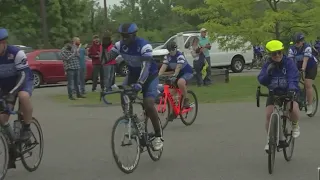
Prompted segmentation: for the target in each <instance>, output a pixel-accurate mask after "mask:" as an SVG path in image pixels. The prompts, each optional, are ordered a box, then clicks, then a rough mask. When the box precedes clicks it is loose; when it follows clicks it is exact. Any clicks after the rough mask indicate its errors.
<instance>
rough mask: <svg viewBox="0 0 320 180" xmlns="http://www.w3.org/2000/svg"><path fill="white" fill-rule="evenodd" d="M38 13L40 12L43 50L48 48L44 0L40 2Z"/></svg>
mask: <svg viewBox="0 0 320 180" xmlns="http://www.w3.org/2000/svg"><path fill="white" fill-rule="evenodd" d="M40 12H41V20H42V33H43V34H42V35H43V43H44V47H45V48H49V35H48V25H47V10H46V5H45V0H40Z"/></svg>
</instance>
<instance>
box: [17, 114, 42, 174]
mask: <svg viewBox="0 0 320 180" xmlns="http://www.w3.org/2000/svg"><path fill="white" fill-rule="evenodd" d="M32 125H34V126H35V129H36V131H34V130H32V136H31V138H30V139H29V140H28V141H26V142H22V143H21V144H20V147H19V148H20V152H21V162H22V165H23V167H24V168H25V169H26V170H27V171H29V172H32V171H35V170H37V169H38V167H39V165H40V163H41V160H42V156H43V147H44V142H43V133H42V129H41V126H40V123H39V121H38V120H37V119H36V118H34V117H33V118H32V121H31V124H30V128H32ZM36 135H38V138H36ZM36 147H39V154H38V155H35V154H34V151H33V150H34V149H35V148H36ZM29 158H32V159H35V158H37V159H35V161H34V162H32V163H30V164H29V162H28V161H27V159H28V160H29Z"/></svg>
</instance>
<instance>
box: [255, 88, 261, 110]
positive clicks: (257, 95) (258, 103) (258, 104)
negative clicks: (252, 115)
mask: <svg viewBox="0 0 320 180" xmlns="http://www.w3.org/2000/svg"><path fill="white" fill-rule="evenodd" d="M260 89H261V87H260V86H258V88H257V92H256V101H257V107H260V94H261V92H260Z"/></svg>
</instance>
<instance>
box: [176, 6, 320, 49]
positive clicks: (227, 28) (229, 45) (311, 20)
mask: <svg viewBox="0 0 320 180" xmlns="http://www.w3.org/2000/svg"><path fill="white" fill-rule="evenodd" d="M319 1H320V0H296V1H294V2H293V1H284V0H262V1H256V0H223V1H222V0H206V2H205V3H206V5H207V7H200V8H196V9H187V8H183V7H181V6H178V7H175V9H174V10H175V11H176V12H178V13H179V14H182V15H193V16H199V17H200V18H201V19H202V20H204V21H205V23H203V24H201V26H204V27H207V29H208V30H209V32H212V33H211V36H212V38H213V39H215V40H217V41H218V43H219V44H220V46H221V48H223V49H238V48H246V47H247V46H245V45H244V44H245V43H246V42H248V41H249V42H251V43H262V42H266V41H267V40H270V39H280V40H282V39H283V38H286V37H288V36H291V35H292V33H293V32H294V31H302V30H305V31H306V32H312V31H314V29H315V28H316V27H318V26H319V23H318V21H317V20H316V18H317V17H316V16H315V14H319V12H320V11H319ZM297 7H299V8H297Z"/></svg>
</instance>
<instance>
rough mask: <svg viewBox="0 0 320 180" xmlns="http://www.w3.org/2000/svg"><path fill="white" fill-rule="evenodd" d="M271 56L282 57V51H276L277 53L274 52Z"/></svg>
mask: <svg viewBox="0 0 320 180" xmlns="http://www.w3.org/2000/svg"><path fill="white" fill-rule="evenodd" d="M270 54H271V56H273V57H274V56H277V55H281V54H282V51H275V52H272V53H270Z"/></svg>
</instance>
